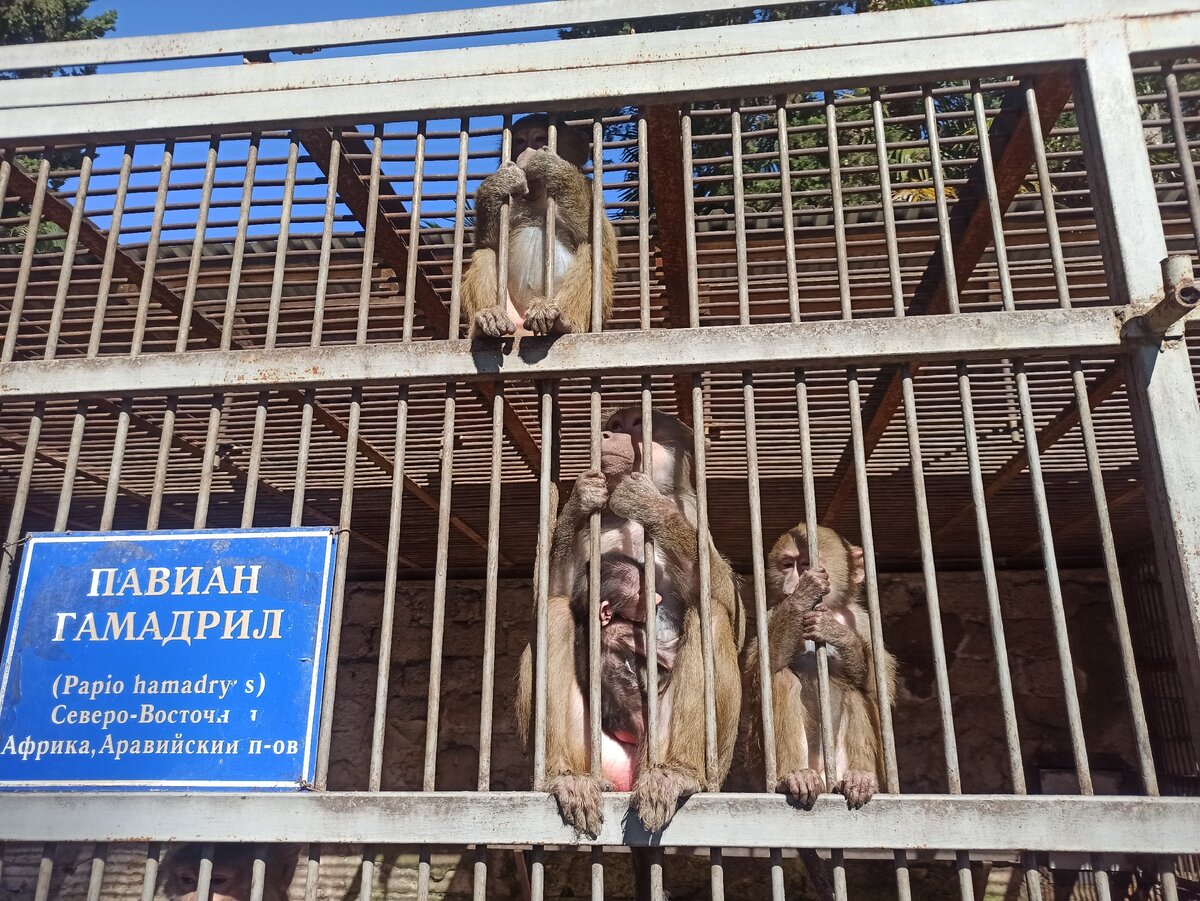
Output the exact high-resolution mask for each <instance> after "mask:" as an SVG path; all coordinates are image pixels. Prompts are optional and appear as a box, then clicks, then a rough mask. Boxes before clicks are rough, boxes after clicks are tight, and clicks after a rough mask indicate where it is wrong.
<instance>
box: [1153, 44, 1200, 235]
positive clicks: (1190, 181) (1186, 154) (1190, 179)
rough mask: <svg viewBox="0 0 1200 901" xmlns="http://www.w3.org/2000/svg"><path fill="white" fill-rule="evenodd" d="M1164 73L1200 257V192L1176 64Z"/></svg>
mask: <svg viewBox="0 0 1200 901" xmlns="http://www.w3.org/2000/svg"><path fill="white" fill-rule="evenodd" d="M1162 71H1163V81H1165V82H1166V87H1167V108H1168V109H1169V110H1170V111H1171V134H1172V135H1173V137H1174V139H1175V155H1176V156H1177V157H1179V171H1180V174H1181V175H1182V176H1183V188H1184V191H1185V192H1186V194H1187V201H1188V218H1189V220H1191V223H1192V240H1193V242H1194V243H1195V246H1196V253H1197V255H1200V190H1198V189H1197V187H1196V167H1195V164H1194V163H1193V162H1192V148H1191V145H1190V144H1189V143H1188V136H1187V126H1186V125H1185V124H1184V121H1183V104H1182V102H1181V101H1180V99H1179V79H1178V78H1177V77H1176V76H1175V63H1174V62H1172V61H1171V60H1167V61H1166V62H1164V63H1163V65H1162Z"/></svg>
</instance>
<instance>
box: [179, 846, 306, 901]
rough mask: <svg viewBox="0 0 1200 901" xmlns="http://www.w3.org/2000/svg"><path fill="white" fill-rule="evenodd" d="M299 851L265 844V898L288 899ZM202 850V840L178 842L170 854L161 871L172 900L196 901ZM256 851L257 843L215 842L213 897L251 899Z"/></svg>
mask: <svg viewBox="0 0 1200 901" xmlns="http://www.w3.org/2000/svg"><path fill="white" fill-rule="evenodd" d="M299 851H300V849H299V848H297V847H296V846H295V845H270V846H268V847H267V848H266V850H265V852H264V853H265V856H264V858H263V861H264V863H265V864H266V872H265V878H264V880H263V894H262V897H263V901H288V887H289V886H290V885H291V884H292V876H293V874H294V873H295V872H296V861H297V859H298V857H299ZM203 854H204V845H202V844H199V843H191V844H186V845H179V846H178V847H176V848H173V849H171V851H170V853H168V854H167V856H166V858H165V859H164V860H163V863H162V867H161V868H160V871H159V872H160V878H161V879H162V884H163V890H164V891H165V892H166V895H167V897H168V898H169V899H170V901H196V887H197V885H198V883H199V881H200V858H201V857H202V856H203ZM255 854H256V849H255V846H254V845H239V844H215V845H213V856H212V875H211V877H210V878H209V883H208V887H209V892H210V895H209V897H210V898H211V901H250V888H251V885H252V883H253V878H254V857H255Z"/></svg>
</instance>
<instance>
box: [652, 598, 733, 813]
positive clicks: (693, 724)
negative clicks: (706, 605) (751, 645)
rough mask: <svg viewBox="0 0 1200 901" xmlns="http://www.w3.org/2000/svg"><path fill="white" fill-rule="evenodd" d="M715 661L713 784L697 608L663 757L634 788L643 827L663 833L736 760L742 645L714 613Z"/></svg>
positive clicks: (674, 689) (675, 678) (680, 662)
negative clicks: (683, 802)
mask: <svg viewBox="0 0 1200 901" xmlns="http://www.w3.org/2000/svg"><path fill="white" fill-rule="evenodd" d="M712 625H713V662H714V675H715V684H714V690H715V699H714V700H715V706H716V714H717V735H716V742H717V772H715V773H714V774H713V777H712V779H711V781H710V780H709V778H708V776H707V774H706V773H705V735H704V722H705V698H704V656H703V647H702V645H701V641H700V628H701V623H700V612H699V611H698V610H697V609H696V608H694V607H692V608H689V609H688V611H687V613H686V614H685V616H684V625H683V637H682V640H681V642H680V648H679V654H678V656H677V658H676V660H675V667H674V669H673V671H672V674H671V686H670V688H669V689H668V691H669V695H668V697H669V698H670V703H669V705H662V706H665V707H667V708H668V709H669V711H670V713H669V717H670V719H669V721H668V722H667V723H665V724H662V725H660V729H661V730H662V734H661V735H660V739H659V741H660V744H661V743H663V742H664V741H665V749H664V753H663V759H662V762H661V763H660V764H658V765H657V766H647V767H645V768H644V769H643V770H642V772H641V773H640V774H639V775H638V780H637V783H636V784H635V785H634V787H633V798H632V806H633V807H634V808H636V809H637V811H638V816H639V817H640V818H641V821H642V825H643V826H645V827H646V829H647V830H648V831H650V832H659V831H661V830H662V829H663V828H665V827H666V825H667V824H668V823H669V822H670V821H671V818H672V817H673V816H674V815H675V811H676V809H677V808H678V806H679V802H680V800H681V799H683V798H686V797H688V796H689V795H692V794H695V793H696V792H698V791H703V790H705V789H708V790H710V791H716V790H717V789H719V788H720V786H721V783H722V782H723V781H724V779H725V776H726V775H727V774H728V772H729V767H730V764H731V763H732V761H733V750H734V745H735V744H736V742H737V727H738V723H737V720H738V713H739V711H740V708H741V699H742V686H741V673H740V671H739V669H738V662H737V646H736V642H735V641H734V638H733V628H732V625H731V623H730V622H729V620H728V619H727V618H726V617H724V616H721V615H718V614H717V613H716V612H715V611H714V615H713V624H712Z"/></svg>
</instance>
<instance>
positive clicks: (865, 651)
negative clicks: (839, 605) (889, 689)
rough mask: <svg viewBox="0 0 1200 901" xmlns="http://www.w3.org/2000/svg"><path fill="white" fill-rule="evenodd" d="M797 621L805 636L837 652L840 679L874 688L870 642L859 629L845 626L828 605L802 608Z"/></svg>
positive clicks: (868, 688) (871, 690)
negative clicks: (803, 609)
mask: <svg viewBox="0 0 1200 901" xmlns="http://www.w3.org/2000/svg"><path fill="white" fill-rule="evenodd" d="M776 609H778V608H776ZM800 622H801V626H802V628H801V633H802V636H803V637H804V638H805V639H810V640H812V641H823V642H825V643H826V644H827V645H830V646H831V647H833V648H834V649H835V650H836V651H837V652H838V658H839V659H840V660H841V664H842V667H841V670H842V672H841V677H840V678H841V679H842V681H844V682H846V683H848V684H849V685H851V686H853V687H854V688H856V689H859V690H860V691H870V692H872V693H873V692H874V689H875V686H874V681H873V679H872V678H871V676H872V673H871V664H870V655H871V645H870V644H869V643H868V642H867V639H866V638H864V637H863V635H862V633H860V632H859V631H858V630H857V629H855V628H854V627H853V626H847V625H846V624H845V623H843V622H842V621H841V620H839V619H838V618H837V616H836V615H835V614H834V613H833V611H832V610H830V609H829V608H827V607H816V608H814V609H812V610H805V611H804V612H803V613H802V614H801V617H800ZM772 641H774V639H773V638H772ZM772 657H774V654H772Z"/></svg>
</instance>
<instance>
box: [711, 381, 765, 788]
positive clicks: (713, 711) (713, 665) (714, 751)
mask: <svg viewBox="0 0 1200 901" xmlns="http://www.w3.org/2000/svg"><path fill="white" fill-rule="evenodd" d="M692 422H693V423H695V432H694V433H693V434H694V440H693V442H692V455H693V456H694V457H695V458H696V547H697V549H698V550H699V553H698V554H697V557H698V558H699V568H698V573H699V579H700V647H701V650H702V651H703V654H704V773H705V777H706V778H707V781H708V786H709V787H710V788H711V789H713V790H716V789H717V788H719V786H718V785H717V778H716V774H717V706H716V684H717V676H716V660H715V653H716V651H715V649H714V648H713V642H712V634H713V633H712V567H711V560H710V558H709V548H710V547H711V543H712V536H711V532H710V531H709V528H708V466H707V462H706V449H705V446H704V376H703V375H702V374H700V373H698V372H697V373H693V375H692ZM771 790H772V791H773V790H774V786H772V787H771Z"/></svg>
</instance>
